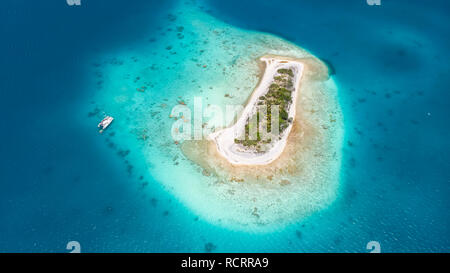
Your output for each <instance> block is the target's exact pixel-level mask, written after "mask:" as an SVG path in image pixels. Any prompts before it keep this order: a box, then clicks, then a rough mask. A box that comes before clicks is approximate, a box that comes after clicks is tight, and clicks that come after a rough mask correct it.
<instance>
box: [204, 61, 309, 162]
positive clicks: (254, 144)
mask: <svg viewBox="0 0 450 273" xmlns="http://www.w3.org/2000/svg"><path fill="white" fill-rule="evenodd" d="M261 61H262V62H264V63H265V66H266V68H265V71H264V75H263V77H262V79H261V81H260V83H259V85H258V86H257V87H256V88H255V90H254V92H253V94H252V96H251V98H250V100H249V102H248V103H247V105H246V107H245V108H244V110H243V112H242V114H241V116H240V117H239V119H238V120H237V121H236V123H235V124H234V125H233V126H231V127H228V128H225V129H222V130H220V131H217V132H214V133H212V134H210V135H209V138H210V139H211V140H213V141H214V142H215V144H216V147H217V150H218V152H219V153H220V154H221V155H222V156H223V157H225V158H226V159H227V160H228V161H229V162H230V163H232V164H235V165H267V164H270V163H271V162H273V161H274V160H276V159H277V158H278V157H279V156H280V155H281V153H282V152H283V150H284V148H285V146H286V142H287V138H288V136H289V133H290V131H291V128H292V125H293V121H294V119H295V111H296V101H297V95H298V90H299V87H300V80H301V78H302V73H303V63H302V62H300V61H297V60H292V59H290V58H283V57H278V56H271V57H262V58H261ZM277 127H278V128H277Z"/></svg>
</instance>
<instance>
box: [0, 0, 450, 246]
mask: <svg viewBox="0 0 450 273" xmlns="http://www.w3.org/2000/svg"><path fill="white" fill-rule="evenodd" d="M176 2H177V1H173V2H171V1H168V2H166V3H165V4H164V5H161V4H156V2H154V3H149V2H145V1H143V2H142V3H140V2H137V3H136V4H133V5H131V6H130V5H128V6H127V7H128V8H127V9H124V5H123V3H122V2H121V1H109V2H108V4H106V2H102V1H100V2H99V3H97V4H92V3H89V4H88V5H83V6H82V7H80V10H78V11H74V10H70V9H69V8H68V7H66V6H63V5H59V4H58V6H57V8H58V9H59V10H60V11H61V13H60V15H58V16H55V15H54V17H51V16H50V17H48V18H47V19H43V18H44V17H45V16H44V14H45V13H44V11H45V8H48V7H54V6H51V4H47V5H49V6H48V7H47V6H30V5H28V4H27V5H25V3H21V2H20V1H16V2H15V3H14V4H12V3H8V4H7V6H6V7H5V8H2V13H5V14H4V15H5V16H2V18H4V19H2V20H5V24H2V25H5V26H11V27H15V29H17V30H18V31H16V33H12V32H11V31H10V30H9V28H7V29H2V32H5V35H8V37H10V39H9V41H10V42H9V43H7V44H4V45H2V47H4V48H3V49H4V50H6V51H7V52H9V53H10V54H7V56H8V57H7V59H6V62H7V64H8V65H9V66H8V67H9V69H8V71H5V75H7V76H8V79H6V80H2V82H1V87H2V88H1V90H2V94H1V95H2V100H1V103H2V106H3V107H2V111H4V112H5V114H6V113H8V114H10V113H16V114H15V115H14V118H11V119H9V120H6V121H5V123H4V125H5V130H4V131H3V132H8V133H6V134H5V135H4V136H3V138H4V140H3V143H8V145H7V146H2V154H4V155H5V156H4V161H3V163H4V164H2V166H3V170H2V171H1V184H0V187H1V195H2V198H1V200H0V222H1V223H2V225H1V227H0V231H1V232H0V246H1V247H0V251H2V252H3V251H27V252H28V251H51V252H64V251H66V250H65V245H66V243H67V242H68V241H70V240H77V241H79V242H80V244H81V246H82V250H83V251H89V252H102V251H106V252H110V251H111V252H116V251H127V252H129V251H138V252H141V251H149V252H182V251H183V252H184V251H186V252H191V251H192V252H202V251H220V252H240V251H245V252H254V251H257V252H303V251H308V252H322V251H325V252H328V251H339V252H347V251H348V252H365V251H366V249H365V246H366V244H367V242H369V241H372V240H376V241H379V242H380V243H381V247H382V251H395V252H399V251H400V252H402V251H406V252H413V251H427V252H428V251H445V252H447V251H448V249H449V246H450V239H449V218H448V209H449V208H450V204H449V201H448V198H449V194H450V187H449V185H450V184H449V182H450V177H449V172H448V170H447V169H448V168H447V167H448V165H449V162H450V160H449V157H448V156H449V155H448V151H449V145H448V140H447V139H448V136H449V128H448V126H446V125H447V124H448V116H449V115H448V109H449V108H448V106H449V105H448V102H449V100H448V94H446V93H447V92H446V90H447V89H448V86H449V85H450V83H449V81H448V74H449V68H448V64H447V63H446V60H447V59H448V56H447V55H448V52H447V49H448V45H449V44H450V41H449V40H448V39H449V38H448V37H450V36H449V35H448V34H449V24H448V17H447V16H446V12H447V13H448V10H449V7H448V4H447V3H446V2H445V1H442V3H441V2H439V1H433V3H432V4H431V3H429V4H427V5H424V4H423V2H421V1H408V2H406V1H389V2H388V1H384V2H383V4H382V6H381V7H369V6H366V5H365V4H364V1H352V2H351V3H348V4H345V5H342V4H338V3H335V1H300V2H294V1H286V3H288V5H280V4H274V3H272V1H258V2H256V1H244V2H242V1H220V2H219V1H211V2H204V3H203V2H199V3H198V6H201V7H200V8H199V9H200V11H202V12H206V13H209V14H211V15H212V16H213V17H214V18H216V20H217V21H218V22H220V21H225V22H227V23H229V24H230V26H232V27H235V28H243V29H247V30H254V31H263V32H268V33H270V34H275V35H279V36H281V37H283V38H285V39H287V40H288V41H291V42H294V43H296V44H298V45H299V46H301V47H303V48H305V49H307V50H309V51H311V52H312V53H314V54H315V55H316V56H319V57H321V58H324V59H326V60H327V61H328V62H329V63H330V64H332V65H333V67H334V68H335V70H336V75H334V80H335V81H336V82H337V85H338V90H339V100H340V102H341V106H342V109H343V112H344V118H345V132H346V140H345V147H344V165H343V167H342V169H341V174H340V175H341V180H340V187H339V192H338V197H337V200H336V201H334V202H333V203H332V205H331V206H329V207H328V208H327V209H323V210H321V211H319V212H316V213H314V214H313V215H312V216H310V217H308V218H306V219H303V220H302V221H299V222H298V223H295V224H291V225H289V226H287V227H283V228H282V229H279V230H276V231H272V232H269V233H262V234H260V233H253V232H250V233H249V232H245V231H239V230H233V229H229V228H226V227H222V226H220V225H215V224H211V223H210V221H208V220H207V219H204V217H199V215H197V214H196V213H195V212H194V211H193V210H192V209H191V208H190V207H189V206H186V204H185V203H184V202H182V201H180V200H179V199H177V198H175V197H174V195H173V194H171V193H170V185H168V184H161V183H160V181H159V180H157V178H155V175H156V174H159V173H161V170H157V169H154V166H152V165H150V164H149V162H148V161H146V157H145V156H144V155H142V154H141V153H140V152H139V151H141V150H142V149H143V147H142V142H141V141H139V139H138V137H139V134H140V133H142V131H141V130H142V129H143V128H142V120H144V118H145V117H146V116H144V114H145V115H150V116H152V115H154V116H152V118H155V119H161V118H162V116H163V115H165V114H167V112H168V111H169V110H170V107H169V106H168V107H167V109H165V108H164V109H160V110H159V113H156V112H157V111H156V110H154V109H153V108H157V107H158V106H159V104H160V103H161V102H164V99H165V98H167V99H168V101H167V102H166V103H167V104H168V105H172V104H173V103H176V100H177V99H178V98H177V96H178V95H179V94H180V92H181V91H180V90H179V89H178V87H179V85H180V84H182V83H179V82H177V81H176V79H177V78H178V75H177V74H175V73H173V71H177V73H178V72H179V71H182V69H181V68H180V66H183V67H186V70H185V73H192V74H193V75H195V73H196V72H193V70H192V69H187V68H189V67H190V66H189V65H194V66H195V64H196V63H197V62H199V63H203V62H208V61H209V59H210V58H218V59H224V60H229V61H231V62H233V60H234V58H233V56H232V55H230V56H214V52H212V53H211V52H205V53H204V55H203V56H201V57H199V58H198V60H195V61H193V60H191V59H192V58H193V56H197V55H199V52H190V51H189V48H197V47H196V46H193V45H191V44H190V43H189V42H190V41H193V40H195V39H193V37H194V36H196V35H198V33H183V34H181V35H183V38H182V39H181V38H180V37H181V36H179V34H177V32H179V31H177V30H176V28H175V27H176V26H177V22H179V20H182V18H186V17H185V16H189V14H172V13H171V12H172V9H173V8H174V7H176V5H177V3H176ZM317 2H321V3H320V4H319V3H317ZM53 4H54V3H53ZM406 5H407V7H405V6H406ZM55 6H56V4H55ZM236 6H239V7H240V8H239V9H236V8H235V7H236ZM35 10H39V11H41V13H38V12H35ZM80 13H81V14H83V15H84V16H85V18H87V19H86V20H85V21H84V22H83V23H81V22H79V23H78V24H75V23H70V22H71V21H74V20H75V21H76V19H77V18H80V17H79V16H81V15H80ZM17 14H18V15H19V17H27V18H30V21H29V22H27V21H22V22H21V23H19V21H17V19H14V18H16V17H17ZM55 14H56V13H55ZM122 14H129V17H126V18H125V19H124V20H123V22H117V20H116V19H115V18H116V17H117V16H120V15H122ZM169 14H172V15H170V16H169ZM261 14H271V15H270V16H269V19H268V20H260V15H261ZM278 14H283V15H284V16H280V15H278ZM6 15H9V17H8V16H6ZM173 15H175V16H176V19H175V17H174V16H173ZM286 15H292V16H286ZM63 18H66V19H63ZM99 18H102V19H103V20H104V21H106V22H105V23H104V25H98V24H97V23H96V22H97V20H98V19H99ZM33 19H34V20H35V21H34V22H38V25H37V26H36V27H35V28H36V29H33V28H32V27H31V26H32V25H33ZM61 20H67V24H66V28H63V27H61V28H59V27H51V26H52V25H53V24H52V23H53V22H61ZM192 23H195V22H194V21H192ZM34 24H35V23H34ZM172 25H174V26H175V27H172V30H168V28H169V27H171V26H172ZM184 27H185V29H186V30H188V29H190V28H189V26H184ZM38 29H47V30H49V31H48V33H49V34H48V37H44V38H40V39H38V37H36V36H34V35H33V33H34V32H35V31H37V30H38ZM68 30H71V31H72V33H71V34H70V35H69V34H64V33H67V32H68ZM183 32H184V31H183ZM57 34H59V35H57ZM224 35H226V34H224ZM200 38H201V37H200ZM168 46H171V48H170V49H167V48H168ZM183 46H185V48H184V47H183ZM197 46H201V45H197ZM174 52H176V54H173V53H174ZM236 52H237V53H238V51H236ZM140 62H146V63H144V64H142V65H141V64H140ZM153 63H156V64H161V63H165V64H167V67H159V70H158V71H156V72H151V71H153V70H152V69H151V65H152V64H153ZM145 67H150V68H149V69H150V72H148V73H149V74H148V75H149V77H148V79H147V78H146V79H145V81H146V82H148V86H149V90H151V91H146V92H145V97H142V96H140V95H141V94H139V93H137V92H136V90H135V89H134V87H135V86H134V85H133V84H132V83H133V82H134V81H135V80H136V77H137V76H136V75H142V74H145V73H147V72H146V71H143V70H142V69H143V68H145ZM68 71H70V73H68ZM196 71H197V70H196ZM215 72H217V71H212V72H211V73H212V74H211V76H214V75H215V74H214V73H215ZM152 73H153V74H152ZM201 73H204V72H201ZM206 73H208V72H206ZM127 74H128V75H129V76H126V75H127ZM202 77H205V75H203V76H202ZM23 78H26V79H28V80H27V81H25V82H24V81H23ZM206 78H207V77H206ZM138 81H139V82H142V81H141V80H138ZM255 81H256V78H250V79H249V80H248V82H247V84H248V87H249V88H250V89H251V87H252V85H254V84H255ZM130 83H131V84H130ZM214 83H216V81H215V78H213V77H212V78H211V82H194V83H188V84H187V85H188V86H187V87H189V88H187V89H188V90H192V89H193V88H194V87H196V86H197V85H200V87H199V89H200V90H203V91H204V92H205V93H206V92H208V91H207V90H208V89H209V88H210V87H212V88H218V87H216V86H214V85H212V84H214ZM177 84H178V85H177ZM152 85H153V87H152ZM161 85H164V88H160V87H161ZM131 86H132V87H131ZM122 88H125V89H122ZM127 88H129V89H127ZM119 91H120V92H122V94H123V93H126V94H127V95H126V96H122V97H121V96H116V94H117V92H119ZM112 94H114V95H112ZM187 97H188V96H187ZM245 97H246V94H245V93H242V96H241V97H236V98H235V100H236V101H239V100H242V99H245ZM217 100H219V98H217ZM212 101H213V102H214V99H212ZM152 102H153V103H154V105H152V104H151V103H152ZM133 105H143V106H145V107H146V106H147V105H148V107H149V109H150V110H149V112H147V113H141V112H137V111H141V110H142V109H144V108H137V109H135V108H132V107H133ZM127 107H128V108H127ZM96 108H98V110H99V111H100V112H99V113H98V114H101V112H102V111H106V112H108V113H114V116H115V117H116V118H117V119H116V121H115V123H114V126H113V127H111V128H110V129H108V131H107V133H108V134H109V133H114V136H111V135H108V134H106V135H104V136H102V137H99V135H98V133H97V131H96V130H95V125H96V122H97V118H96V117H95V111H96ZM89 113H91V116H92V115H93V117H90V116H89ZM129 113H132V115H130V114H129ZM30 115H33V116H34V117H33V120H32V121H30V122H29V123H27V124H25V125H23V124H22V123H20V122H19V121H22V120H23V119H24V118H26V117H28V116H30ZM4 116H6V115H4ZM130 117H132V118H130ZM139 117H142V120H140V119H138V118H139ZM127 118H130V119H128V120H127ZM134 118H136V120H135V119H134ZM67 119H69V120H70V122H69V123H63V122H66V121H67ZM151 120H152V119H149V122H151ZM153 125H155V124H153ZM153 125H152V124H149V126H150V127H151V126H153ZM156 126H161V132H164V129H167V128H168V127H169V126H170V124H169V123H163V124H160V123H156ZM125 128H126V129H127V131H121V130H122V129H125ZM130 128H134V129H135V130H136V131H135V132H132V133H134V134H135V135H136V137H135V138H129V137H127V136H128V135H129V133H130V132H129V130H128V129H130ZM164 144H165V143H158V144H155V147H156V148H155V149H153V148H151V147H150V148H149V149H148V151H152V152H153V154H151V156H153V157H156V158H161V161H172V160H173V158H168V157H166V156H164V155H160V154H158V153H157V152H158V149H157V147H160V146H158V145H164ZM168 149H171V148H168ZM147 156H148V155H147ZM180 161H181V160H180ZM173 175H175V176H176V175H181V178H182V174H173ZM141 176H142V178H141ZM209 243H212V245H213V247H212V248H211V247H209V246H211V245H210V244H209Z"/></svg>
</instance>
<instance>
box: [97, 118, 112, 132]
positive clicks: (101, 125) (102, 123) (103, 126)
mask: <svg viewBox="0 0 450 273" xmlns="http://www.w3.org/2000/svg"><path fill="white" fill-rule="evenodd" d="M113 120H114V118H113V117H110V116H106V117H105V118H104V119H103V120H102V121H100V123H99V124H98V125H97V127H98V128H100V131H99V132H100V134H101V133H103V131H104V130H105V129H106V128H108V126H109V125H110V124H111V122H113Z"/></svg>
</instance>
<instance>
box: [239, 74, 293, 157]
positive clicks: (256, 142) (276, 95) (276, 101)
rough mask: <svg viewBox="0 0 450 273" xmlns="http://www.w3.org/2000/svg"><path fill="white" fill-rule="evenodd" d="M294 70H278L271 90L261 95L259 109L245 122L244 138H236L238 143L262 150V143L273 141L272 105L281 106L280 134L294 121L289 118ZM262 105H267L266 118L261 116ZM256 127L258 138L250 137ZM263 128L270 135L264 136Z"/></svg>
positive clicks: (279, 116) (258, 103) (279, 118)
mask: <svg viewBox="0 0 450 273" xmlns="http://www.w3.org/2000/svg"><path fill="white" fill-rule="evenodd" d="M293 78H294V72H293V71H292V69H290V68H289V69H286V68H281V69H278V70H277V75H276V76H275V77H274V78H273V82H272V84H271V85H270V86H269V90H268V91H267V93H266V94H265V95H263V96H260V97H259V99H258V102H257V110H256V112H255V113H254V114H253V115H252V117H251V118H248V119H247V122H246V124H245V136H244V137H243V138H242V137H241V138H242V139H237V138H236V139H234V142H235V143H237V144H242V145H243V146H245V147H254V148H256V149H257V150H258V151H260V150H261V144H268V143H271V142H272V139H274V137H278V136H275V135H273V134H272V135H270V134H271V133H272V123H271V120H272V106H274V105H277V106H278V107H279V115H278V125H279V130H278V132H279V134H281V133H282V132H283V131H284V130H285V129H286V128H287V127H288V126H289V123H291V122H292V118H289V114H288V113H289V107H290V106H291V104H292V92H293V91H294V82H293ZM262 107H266V109H267V111H266V118H264V117H260V111H258V110H259V109H261V108H262ZM255 124H256V125H257V128H256V139H254V137H253V139H252V137H250V131H251V130H252V132H253V131H254V130H255V128H253V126H255ZM263 129H267V131H266V132H267V133H268V135H269V136H268V137H266V138H265V139H263V138H262V136H261V134H262V131H263Z"/></svg>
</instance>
